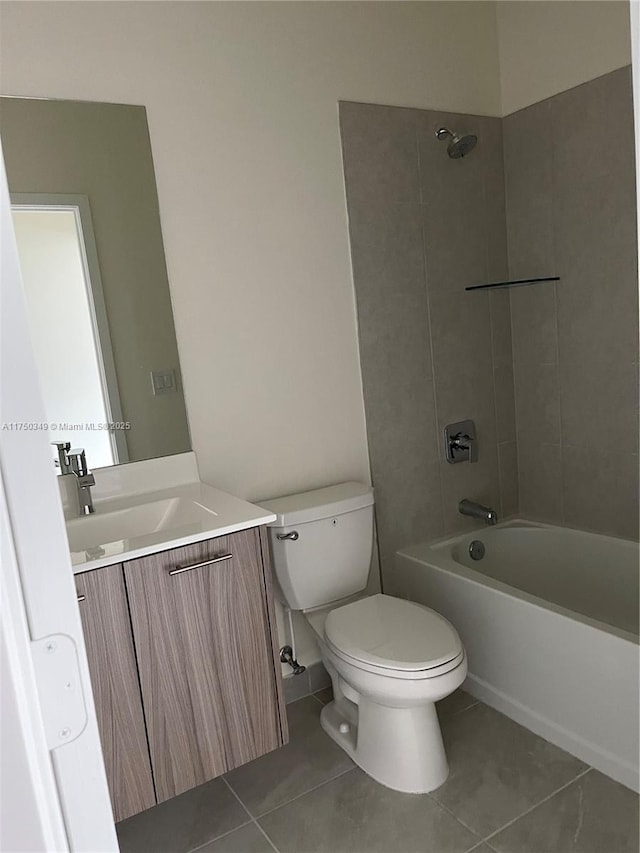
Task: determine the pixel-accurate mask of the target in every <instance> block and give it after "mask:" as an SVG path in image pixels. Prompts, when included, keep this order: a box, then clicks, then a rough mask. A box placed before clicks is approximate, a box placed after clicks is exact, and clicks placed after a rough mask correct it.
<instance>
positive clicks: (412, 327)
mask: <svg viewBox="0 0 640 853" xmlns="http://www.w3.org/2000/svg"><path fill="white" fill-rule="evenodd" d="M631 93H632V89H631V75H630V69H629V68H623V69H620V70H618V71H614V72H613V73H611V74H607V75H604V76H603V77H600V78H597V79H596V80H593V81H591V82H589V83H585V84H583V85H581V86H578V87H576V88H575V89H571V90H569V91H567V92H563V93H561V94H559V95H556V96H554V97H552V98H549V99H548V100H546V101H543V102H541V103H538V104H534V105H533V106H531V107H528V108H526V109H524V110H520V111H519V112H517V113H514V114H512V115H510V116H507V117H506V118H505V119H497V118H487V117H482V116H470V115H454V114H449V113H441V112H434V111H429V110H414V109H405V108H399V107H386V106H377V105H372V104H360V103H351V102H343V103H341V104H340V126H341V134H342V149H343V161H344V174H345V186H346V196H347V207H348V213H349V233H350V240H351V255H352V266H353V276H354V284H355V293H356V303H357V313H358V327H359V332H358V333H359V343H360V362H361V368H362V380H363V388H364V404H365V412H366V420H367V437H368V442H369V456H370V462H371V473H372V478H373V483H374V486H375V489H376V504H377V505H376V514H377V525H378V536H379V545H380V557H381V566H382V572H383V577H384V581H385V590H386V591H387V592H388V593H391V594H393V592H394V591H395V592H398V590H395V589H394V576H393V555H394V553H395V551H396V550H397V549H398V548H401V547H404V546H407V545H410V544H413V543H417V542H420V541H424V540H427V539H432V538H435V537H437V536H441V535H443V534H448V533H452V532H455V531H457V530H460V529H464V528H466V527H471V526H473V525H474V521H473V520H470V519H465V518H463V517H462V516H460V515H459V514H458V513H457V504H458V501H459V500H460V499H461V498H463V497H468V498H471V499H473V500H476V501H480V502H481V503H486V504H489V505H491V506H494V507H495V508H497V509H498V511H499V512H500V514H501V515H502V516H507V515H515V514H518V513H519V514H521V515H523V516H525V517H528V518H533V519H541V520H548V521H552V522H559V523H565V524H569V525H572V526H576V527H581V528H584V529H588V530H595V531H598V532H604V533H610V534H613V535H619V536H624V537H629V538H635V537H637V536H638V441H637V439H638V298H637V296H638V294H637V285H638V272H637V235H636V216H635V171H634V170H635V159H634V150H633V145H634V140H633V105H632V94H631ZM440 124H444V125H446V126H450V127H452V128H454V129H458V130H460V131H463V132H466V131H472V132H474V133H476V134H477V135H478V140H479V141H478V145H477V147H476V149H475V150H473V151H472V152H471V153H470V155H469V156H468V157H465V158H464V159H462V160H452V159H450V158H449V157H448V156H447V150H446V149H447V146H446V144H445V143H442V142H439V141H438V140H437V139H436V138H435V134H434V131H435V128H436V126H438V125H440ZM612 128H613V129H614V130H613V131H612ZM546 275H559V276H560V277H561V280H560V281H559V282H557V283H547V284H540V285H534V286H531V287H523V288H515V289H512V290H510V291H507V290H502V291H493V292H486V291H477V292H475V293H469V292H465V290H464V288H465V286H466V285H469V284H477V283H481V282H485V281H497V280H502V279H504V278H508V277H510V278H520V277H522V278H525V277H537V276H546ZM469 417H470V418H473V419H474V420H475V422H476V426H477V429H478V437H479V446H480V460H479V462H478V463H477V464H473V465H470V464H462V465H455V466H452V465H448V464H447V463H446V462H445V461H444V460H443V453H442V430H443V427H444V425H445V424H446V423H449V422H452V421H457V420H462V419H465V418H469Z"/></svg>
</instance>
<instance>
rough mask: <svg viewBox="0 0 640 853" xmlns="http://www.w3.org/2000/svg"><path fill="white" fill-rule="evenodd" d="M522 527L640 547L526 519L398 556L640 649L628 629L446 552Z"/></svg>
mask: <svg viewBox="0 0 640 853" xmlns="http://www.w3.org/2000/svg"><path fill="white" fill-rule="evenodd" d="M519 527H525V528H543V529H550V530H567V531H570V532H571V533H577V534H580V535H582V536H585V537H593V536H597V537H598V538H600V539H611V540H613V541H614V542H624V543H627V544H629V545H637V544H638V543H636V542H635V540H633V539H623V538H621V537H616V536H609V535H607V534H605V533H594V532H592V531H587V530H581V529H580V528H575V527H568V526H566V525H558V524H548V523H545V522H539V521H531V520H530V519H524V518H509V519H506V520H505V521H502V522H500V523H499V524H497V525H495V526H492V527H491V528H488V527H487V526H486V525H482V526H479V527H475V528H471V529H470V530H464V531H459V532H457V533H455V534H449V535H447V536H444V537H440V538H438V539H433V540H430V541H428V542H423V543H421V544H419V545H412V546H409V547H408V548H401V549H399V550H398V551H397V552H396V554H397V555H398V556H401V557H404V558H406V559H409V560H412V561H413V562H417V563H426V564H427V565H428V566H429V567H430V568H433V569H436V570H438V571H443V572H449V573H451V574H455V575H460V576H462V577H464V578H466V579H467V580H468V581H470V582H471V583H474V584H477V585H479V586H484V587H487V586H488V587H490V588H491V589H493V590H495V591H496V592H498V593H500V594H501V595H504V596H508V597H511V598H514V597H515V598H519V599H521V600H522V601H526V602H527V603H528V604H530V605H533V606H534V607H538V608H540V609H542V610H551V611H553V612H554V613H557V614H558V615H560V616H565V617H567V618H569V619H572V620H574V621H575V622H580V623H582V624H584V625H588V626H589V627H590V628H594V629H596V630H598V631H603V632H604V633H606V634H613V635H614V636H616V637H618V638H619V639H621V640H624V641H626V642H628V643H630V644H631V645H634V646H638V645H640V633H639V634H634V633H633V632H632V631H627V630H625V629H624V628H620V627H618V626H616V625H610V624H609V623H608V622H602V621H601V620H599V619H594V618H593V617H592V616H587V615H585V614H584V613H579V612H578V611H577V610H571V609H570V608H568V607H563V606H562V605H560V604H556V603H555V602H553V601H548V600H547V599H545V598H542V597H541V596H538V595H533V594H532V593H530V592H526V591H525V590H522V589H519V588H518V587H517V586H512V585H511V584H508V583H505V582H504V581H500V580H497V579H496V578H493V577H491V575H487V574H484V573H483V572H479V571H477V570H475V569H472V568H469V567H468V566H465V565H464V564H463V563H459V562H458V561H457V560H455V559H454V558H453V557H452V556H451V555H450V553H448V552H447V551H446V550H445V549H446V547H447V546H450V545H452V544H454V543H456V542H459V541H460V540H461V539H464V538H466V537H468V536H473V535H474V534H476V533H477V534H479V535H480V534H482V533H486V532H487V530H489V529H491V530H500V529H510V528H511V529H512V528H519ZM429 554H433V555H435V556H434V557H433V558H432V559H429V557H428V555H429ZM436 560H437V562H436ZM383 586H384V585H383Z"/></svg>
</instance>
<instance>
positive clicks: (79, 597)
mask: <svg viewBox="0 0 640 853" xmlns="http://www.w3.org/2000/svg"><path fill="white" fill-rule="evenodd" d="M86 597H87V596H86V595H79V596H78V604H80V602H81V601H84V600H85V598H86Z"/></svg>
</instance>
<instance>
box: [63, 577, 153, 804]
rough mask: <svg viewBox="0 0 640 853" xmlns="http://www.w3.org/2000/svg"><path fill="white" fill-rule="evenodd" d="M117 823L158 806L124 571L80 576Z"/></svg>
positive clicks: (91, 668)
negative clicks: (156, 804)
mask: <svg viewBox="0 0 640 853" xmlns="http://www.w3.org/2000/svg"><path fill="white" fill-rule="evenodd" d="M76 589H77V591H78V595H79V596H83V598H81V599H80V603H79V607H80V615H81V618H82V628H83V633H84V641H85V645H86V647H87V658H88V660H89V673H90V675H91V686H92V688H93V698H94V700H95V705H96V715H97V717H98V729H99V731H100V741H101V743H102V752H103V755H104V763H105V768H106V771H107V781H108V784H109V791H110V793H111V803H112V806H113V813H114V819H115V820H116V821H119V820H124V818H126V817H129V816H130V815H133V814H136V813H137V812H141V811H143V810H144V809H148V808H150V807H151V806H153V805H155V803H156V798H155V793H154V789H153V779H152V775H151V760H150V757H149V748H148V745H147V736H146V732H145V724H144V716H143V712H142V697H141V695H140V684H139V681H138V673H137V669H136V660H135V654H134V650H133V638H132V635H131V623H130V621H129V610H128V607H127V597H126V592H125V587H124V577H123V573H122V566H121V565H116V566H108V567H106V568H104V569H96V570H95V571H93V572H85V573H83V574H81V575H76Z"/></svg>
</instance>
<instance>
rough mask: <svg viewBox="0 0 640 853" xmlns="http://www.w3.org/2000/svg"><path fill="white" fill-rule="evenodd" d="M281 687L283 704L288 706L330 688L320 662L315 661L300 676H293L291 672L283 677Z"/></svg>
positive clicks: (327, 676)
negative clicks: (282, 688)
mask: <svg viewBox="0 0 640 853" xmlns="http://www.w3.org/2000/svg"><path fill="white" fill-rule="evenodd" d="M282 686H283V687H284V698H285V702H286V703H287V705H288V704H289V703H290V702H296V701H297V700H298V699H302V698H303V697H305V696H309V695H310V694H311V693H317V692H318V690H324V689H325V687H330V686H331V679H330V678H329V673H328V672H327V670H326V669H325V668H324V665H323V663H322V661H316V663H310V664H309V666H308V667H307V668H306V669H305V671H304V672H301V673H300V675H294V674H293V672H292V673H290V674H288V675H284V676H283V677H282Z"/></svg>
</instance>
